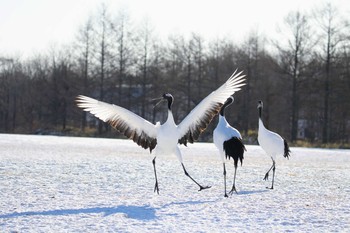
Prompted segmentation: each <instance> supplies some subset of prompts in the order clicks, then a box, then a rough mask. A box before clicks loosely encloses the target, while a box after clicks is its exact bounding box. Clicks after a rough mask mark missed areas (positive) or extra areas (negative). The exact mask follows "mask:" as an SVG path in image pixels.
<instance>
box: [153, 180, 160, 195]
mask: <svg viewBox="0 0 350 233" xmlns="http://www.w3.org/2000/svg"><path fill="white" fill-rule="evenodd" d="M154 192H157V194H158V195H159V188H158V181H156V184H155V185H154Z"/></svg>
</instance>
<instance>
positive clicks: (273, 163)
mask: <svg viewBox="0 0 350 233" xmlns="http://www.w3.org/2000/svg"><path fill="white" fill-rule="evenodd" d="M271 169H272V171H273V177H272V186H271V188H270V189H273V183H274V180H275V170H276V162H275V160H273V159H272V166H271V167H270V169H269V170H268V171H267V172H266V174H265V177H264V180H268V179H269V172H270V171H271Z"/></svg>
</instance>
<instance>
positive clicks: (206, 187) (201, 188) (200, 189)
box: [181, 163, 211, 191]
mask: <svg viewBox="0 0 350 233" xmlns="http://www.w3.org/2000/svg"><path fill="white" fill-rule="evenodd" d="M181 165H182V168H183V169H184V172H185V175H186V176H188V177H189V178H190V179H191V180H192V181H193V182H194V183H196V184H197V185H198V186H199V190H198V191H202V190H203V189H208V188H211V186H205V187H204V186H202V185H200V184H199V183H198V182H197V181H195V180H194V179H193V178H192V177H191V176H190V175H189V174H188V172H187V171H186V168H185V166H184V164H183V163H181Z"/></svg>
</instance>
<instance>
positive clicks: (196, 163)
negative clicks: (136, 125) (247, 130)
mask: <svg viewBox="0 0 350 233" xmlns="http://www.w3.org/2000/svg"><path fill="white" fill-rule="evenodd" d="M247 150H248V151H247V152H246V154H245V159H244V161H243V166H242V167H239V168H238V171H237V180H236V188H237V191H238V195H237V194H233V195H232V196H230V197H229V198H225V197H224V190H223V175H222V172H223V171H222V164H221V161H220V159H219V155H218V151H217V149H216V148H215V146H214V144H212V143H195V144H190V145H189V146H188V147H183V146H181V151H182V152H183V157H184V163H185V166H186V168H187V171H188V172H189V174H191V175H192V177H193V178H194V179H196V180H197V181H198V182H199V183H201V184H202V185H212V188H210V189H206V190H203V191H201V192H198V187H197V186H196V185H195V184H194V183H193V182H192V181H191V180H190V179H189V178H188V177H186V176H185V175H184V173H183V170H182V168H181V165H180V164H179V162H178V161H177V159H176V157H175V156H171V155H170V156H163V157H161V156H160V157H158V158H157V164H156V165H157V172H158V179H159V188H160V195H157V194H156V193H154V192H153V188H154V173H153V166H152V159H153V156H152V155H150V154H149V151H148V150H144V149H142V148H140V147H138V146H137V145H136V144H134V143H133V142H132V141H130V140H116V139H96V138H72V137H57V136H30V135H8V134H0V232H350V151H349V150H327V149H304V148H291V150H292V156H291V158H290V159H289V160H287V159H285V158H283V157H282V156H280V157H279V158H277V165H276V181H275V189H274V190H268V189H266V186H270V185H271V183H270V182H271V180H270V181H263V177H264V175H265V172H266V171H267V170H268V169H269V167H270V166H271V160H270V159H269V158H268V157H267V156H266V155H265V154H264V152H263V151H262V149H261V148H260V147H259V146H247ZM227 170H228V174H227V175H228V184H229V185H230V183H231V182H232V178H233V172H234V168H233V162H232V161H228V163H227ZM228 189H230V186H229V187H228Z"/></svg>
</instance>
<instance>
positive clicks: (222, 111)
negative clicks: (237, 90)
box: [220, 97, 233, 116]
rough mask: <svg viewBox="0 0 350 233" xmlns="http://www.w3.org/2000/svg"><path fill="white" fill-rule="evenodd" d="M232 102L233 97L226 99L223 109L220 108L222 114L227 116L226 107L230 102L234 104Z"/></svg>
mask: <svg viewBox="0 0 350 233" xmlns="http://www.w3.org/2000/svg"><path fill="white" fill-rule="evenodd" d="M232 102H233V98H232V97H230V98H228V99H227V100H226V102H225V103H224V105H222V107H221V109H220V115H221V116H225V108H226V107H227V106H229V105H230V104H232Z"/></svg>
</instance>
